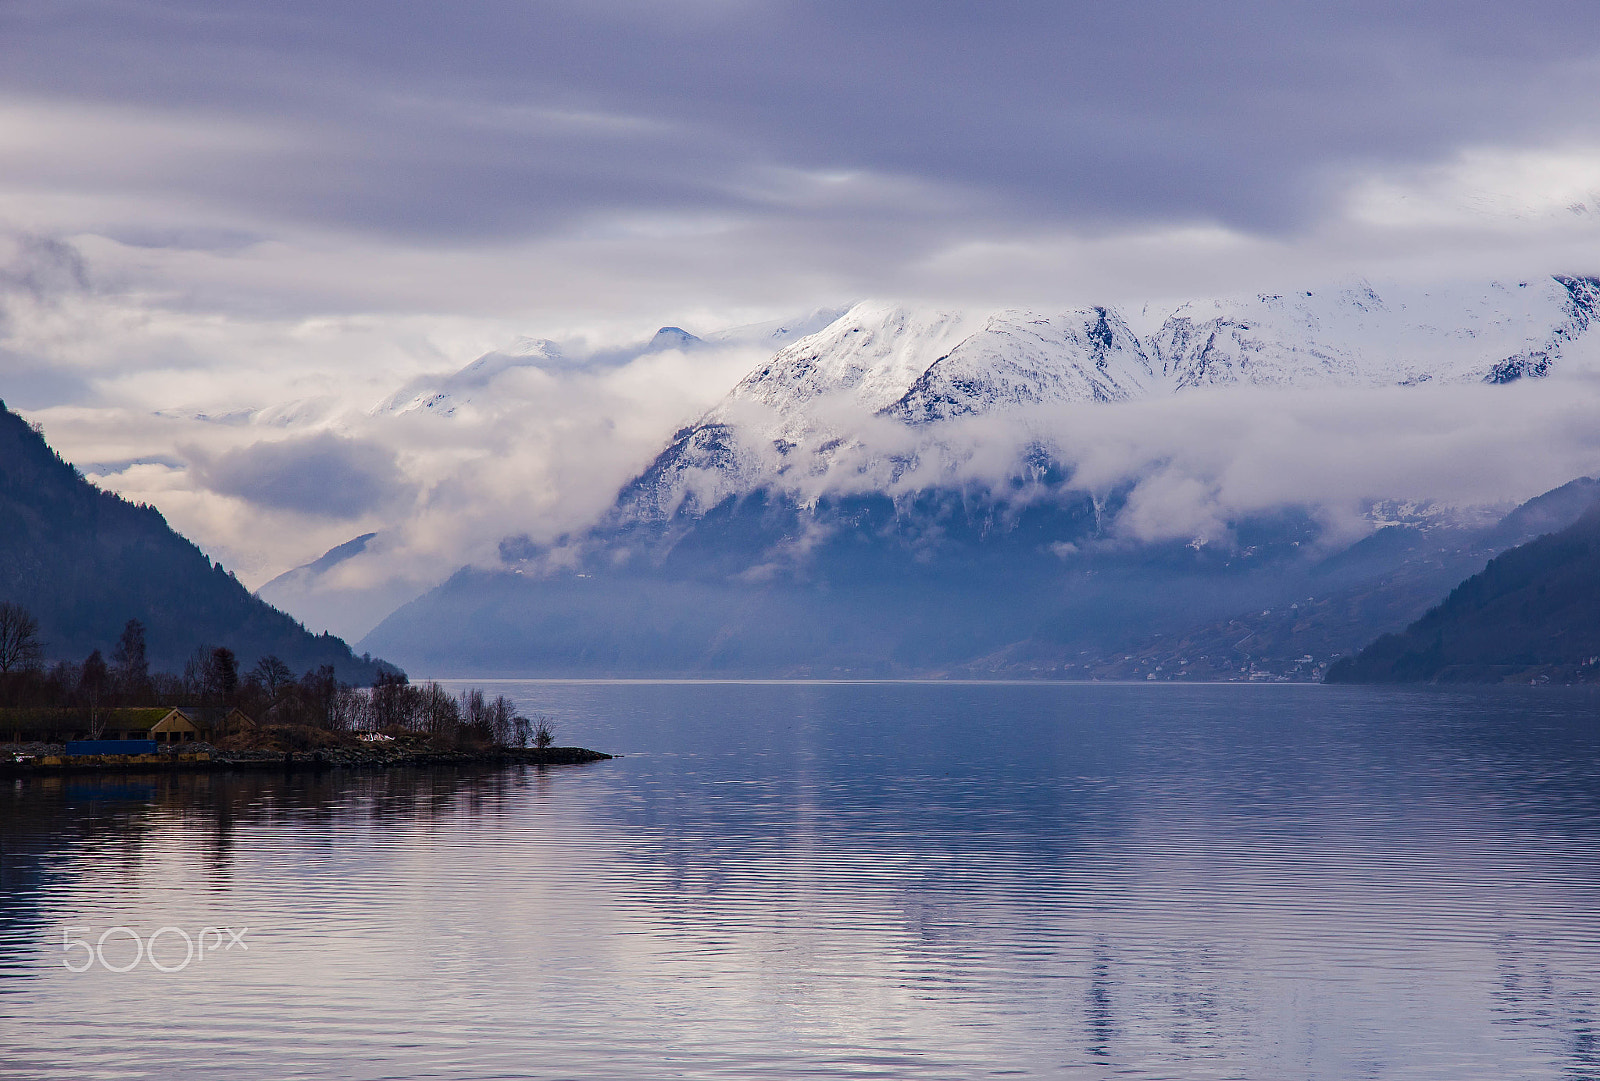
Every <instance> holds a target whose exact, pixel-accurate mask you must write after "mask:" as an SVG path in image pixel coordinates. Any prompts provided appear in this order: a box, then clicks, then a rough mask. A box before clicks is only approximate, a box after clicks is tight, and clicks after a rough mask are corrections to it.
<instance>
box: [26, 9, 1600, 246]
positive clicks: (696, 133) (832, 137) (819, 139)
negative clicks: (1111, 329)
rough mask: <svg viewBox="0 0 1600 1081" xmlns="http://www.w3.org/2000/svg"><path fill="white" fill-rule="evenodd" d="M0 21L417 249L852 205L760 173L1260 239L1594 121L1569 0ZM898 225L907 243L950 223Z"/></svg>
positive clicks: (307, 202) (206, 163)
mask: <svg viewBox="0 0 1600 1081" xmlns="http://www.w3.org/2000/svg"><path fill="white" fill-rule="evenodd" d="M0 41H4V44H3V45H0V88H3V89H4V90H5V91H6V92H9V93H11V94H15V95H17V96H19V97H22V96H27V97H33V98H37V97H40V96H44V97H47V98H55V99H60V100H71V101H74V102H79V103H82V102H85V101H89V102H101V103H119V104H138V105H146V106H150V107H154V108H161V109H171V110H175V111H177V112H179V113H181V114H183V115H192V116H209V117H216V116H224V117H230V118H234V119H237V120H239V121H240V122H244V123H259V124H262V125H265V126H269V127H272V128H275V129H278V128H287V129H288V130H290V131H292V132H293V136H292V138H291V139H290V140H289V141H288V142H287V143H286V144H284V145H281V146H278V147H276V148H262V149H258V150H256V151H253V152H240V153H239V154H238V155H237V156H230V155H228V154H226V153H224V152H222V151H218V153H217V154H216V155H215V156H212V157H209V158H208V155H206V154H205V153H201V152H196V153H195V154H194V155H191V156H189V157H187V158H179V159H177V160H174V161H172V162H171V167H172V172H171V175H169V176H167V177H165V178H164V179H162V180H160V181H159V182H160V183H166V184H170V185H172V186H173V187H174V188H175V189H177V190H189V191H193V192H195V193H197V194H201V195H203V196H204V197H205V198H207V199H209V200H215V201H219V202H224V203H232V204H236V205H239V206H241V207H243V208H248V209H250V210H252V211H255V212H264V213H268V214H271V215H276V216H284V217H288V218H292V219H294V220H297V221H308V222H316V223H321V224H326V225H338V226H341V227H353V228H358V229H366V230H374V231H378V232H383V233H389V234H394V235H402V236H408V237H420V238H424V239H426V238H433V239H436V240H445V239H450V240H461V239H476V240H483V239H490V238H497V237H504V236H508V235H529V234H539V233H547V232H550V231H554V230H560V229H565V228H571V227H572V226H573V225H574V223H576V222H581V221H583V220H585V219H586V218H588V217H590V216H594V215H606V214H616V213H626V212H630V211H637V212H643V211H666V212H672V213H679V214H684V213H688V214H693V213H723V214H734V215H741V214H744V215H753V216H776V217H783V216H786V215H789V216H797V217H802V218H804V217H817V216H821V217H823V218H828V217H829V216H830V214H832V216H834V217H840V216H842V217H844V218H852V217H859V216H862V215H861V214H860V212H852V211H850V210H849V209H841V210H836V211H830V210H829V209H828V208H826V207H822V208H818V207H816V206H810V205H807V204H806V201H805V200H804V199H798V200H797V199H790V198H786V197H784V196H781V195H773V194H771V193H768V194H765V195H763V194H758V193H753V192H752V190H751V189H750V187H749V186H748V185H747V184H741V183H740V182H739V178H740V177H741V176H742V175H744V174H747V173H751V172H759V171H760V170H761V169H763V168H767V167H771V166H785V167H791V168H795V169H801V170H817V171H823V172H827V171H850V170H864V171H868V172H873V173H879V174H884V175H887V176H892V177H904V178H913V179H916V180H919V181H923V182H926V183H928V184H932V185H936V186H941V187H944V188H948V189H949V190H950V191H952V192H956V193H958V194H959V195H960V197H961V199H962V200H963V205H962V206H961V208H960V209H959V210H958V211H957V213H956V217H957V218H958V219H965V220H967V221H968V222H969V223H976V222H988V223H990V224H993V223H997V222H999V223H1004V222H1011V223H1021V222H1028V223H1032V224H1037V223H1039V222H1041V221H1049V220H1054V221H1057V222H1070V223H1073V224H1077V225H1093V224H1094V223H1096V222H1104V223H1115V222H1126V221H1129V220H1134V221H1187V220H1215V221H1221V222H1225V223H1229V224H1233V225H1237V226H1242V227H1245V228H1248V229H1253V230H1266V231H1283V230H1290V229H1293V228H1295V227H1296V226H1298V225H1301V224H1304V223H1305V222H1306V221H1307V220H1309V219H1310V218H1312V217H1314V216H1315V215H1316V214H1317V213H1318V211H1319V199H1321V198H1322V197H1323V196H1324V195H1325V189H1326V187H1327V184H1328V182H1329V180H1328V178H1329V177H1330V175H1335V174H1337V173H1338V172H1339V171H1340V170H1342V169H1346V168H1351V167H1355V166H1368V165H1371V164H1373V163H1389V164H1407V163H1426V162H1430V161H1435V160H1439V159H1440V158H1442V157H1447V156H1448V155H1449V154H1451V153H1452V152H1454V151H1455V150H1457V149H1459V148H1461V147H1464V146H1471V145H1477V144H1482V143H1512V144H1519V145H1523V144H1527V143H1529V142H1537V141H1544V142H1549V141H1552V140H1560V139H1563V138H1592V137H1594V136H1595V135H1596V134H1597V133H1600V120H1597V119H1596V118H1594V117H1593V116H1592V115H1591V112H1592V111H1588V110H1583V109H1575V108H1573V107H1572V103H1573V102H1577V101H1588V100H1594V99H1595V97H1596V96H1597V93H1600V70H1597V64H1596V56H1597V48H1600V14H1597V13H1596V11H1595V9H1594V8H1593V6H1592V5H1589V4H1585V3H1580V2H1562V0H1557V2H1545V3H1536V4H1528V5H1517V6H1516V7H1515V8H1514V9H1513V8H1511V7H1508V6H1507V5H1503V4H1492V3H1431V4H1429V3H1423V4H1411V5H1383V4H1377V3H1343V4H1335V5H1285V4H1277V3H1231V4H1206V5H1196V4H1192V3H1179V2H1166V3H1147V4H1139V5H1107V4H1088V3H1085V4H1066V3H1026V2H1025V3H1009V4H1003V5H928V4H925V3H883V4H845V3H842V2H810V3H783V2H776V0H773V2H748V3H737V4H735V3H727V4H689V3H678V4H659V5H634V4H619V3H546V4H540V5H528V4H525V3H512V2H509V0H502V2H484V3H476V4H471V5H438V4H431V3H420V2H416V3H405V2H395V0H384V2H382V3H379V2H377V0H368V2H358V3H350V4H341V5H324V4H310V3H279V4H272V5H262V4H258V3H253V2H246V0H233V2H206V3H199V2H194V0H190V2H184V0H177V2H173V3H163V4H148V3H147V4H127V3H111V2H109V0H101V2H98V3H96V2H86V3H80V4H74V5H15V6H11V7H8V8H7V9H6V11H5V13H4V14H3V15H0ZM115 172H116V170H115V169H114V168H112V169H108V170H106V173H107V174H108V175H110V176H112V177H114V176H115ZM82 182H84V183H88V182H90V181H88V180H87V179H86V180H83V181H82ZM150 182H151V183H156V182H157V181H150ZM876 212H877V213H882V212H883V211H882V210H881V209H880V210H879V211H876ZM891 216H892V215H891ZM910 216H911V217H913V218H916V217H917V215H916V214H914V213H913V214H911V215H910ZM921 218H922V219H923V220H922V224H921V228H922V229H923V230H925V231H926V235H927V237H928V238H932V237H934V236H937V235H942V234H943V233H944V232H945V231H947V230H949V229H951V228H952V227H955V226H958V225H959V224H960V222H959V221H952V220H950V214H949V212H948V211H947V212H946V213H943V214H939V213H934V212H932V211H928V212H925V213H923V214H922V215H921ZM923 235H924V234H922V233H918V232H917V231H916V230H909V231H908V232H907V234H906V235H903V236H901V237H900V238H899V240H900V242H901V243H902V244H905V245H908V246H910V247H915V246H916V244H917V242H918V240H919V238H922V237H923ZM879 239H881V238H879Z"/></svg>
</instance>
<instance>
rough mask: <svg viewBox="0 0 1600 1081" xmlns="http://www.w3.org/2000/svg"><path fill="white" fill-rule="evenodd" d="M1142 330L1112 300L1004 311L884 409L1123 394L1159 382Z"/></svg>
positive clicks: (937, 414)
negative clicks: (1058, 309) (1064, 308)
mask: <svg viewBox="0 0 1600 1081" xmlns="http://www.w3.org/2000/svg"><path fill="white" fill-rule="evenodd" d="M1156 382H1157V380H1156V377H1155V373H1154V372H1153V371H1152V369H1151V365H1150V359H1149V357H1148V356H1147V355H1146V353H1145V349H1144V346H1143V345H1142V344H1141V343H1140V341H1139V338H1138V336H1137V335H1135V334H1134V332H1133V331H1132V330H1131V329H1130V328H1129V327H1128V324H1127V323H1126V322H1125V321H1124V320H1123V318H1122V316H1121V315H1120V314H1119V313H1118V312H1117V311H1116V310H1114V309H1111V308H1089V309H1085V310H1082V311H1075V312H1067V313H1065V314H1062V315H1048V316H1039V315H1034V314H1033V313H1032V312H1027V311H1005V312H999V313H997V314H995V315H992V316H990V317H989V319H988V320H987V322H985V324H984V326H983V329H982V330H980V331H978V332H977V333H976V334H973V335H972V336H970V337H968V338H967V339H965V340H964V341H962V342H961V343H960V344H959V345H957V346H956V347H955V348H954V349H952V350H951V351H950V352H949V354H947V355H946V356H943V357H940V358H939V359H938V360H935V361H934V362H933V364H932V365H930V366H929V367H928V369H927V370H926V371H924V372H923V373H922V375H920V376H918V377H917V379H916V381H915V382H913V383H912V385H911V387H910V388H909V389H908V390H907V391H906V393H905V394H904V395H902V396H901V397H900V399H899V400H897V401H896V402H895V403H894V404H893V405H891V406H889V407H888V408H887V409H886V410H885V411H884V412H885V414H886V415H888V416H892V417H895V418H896V419H898V420H902V421H906V422H908V423H913V424H915V423H926V422H929V421H936V420H948V419H949V418H951V417H958V416H970V415H973V414H978V413H986V412H990V411H993V410H995V409H1001V408H1005V407H1008V406H1022V405H1041V404H1046V403H1058V402H1117V401H1126V400H1128V399H1130V398H1141V397H1145V396H1146V395H1148V394H1149V393H1150V392H1151V391H1152V389H1154V387H1155V385H1156Z"/></svg>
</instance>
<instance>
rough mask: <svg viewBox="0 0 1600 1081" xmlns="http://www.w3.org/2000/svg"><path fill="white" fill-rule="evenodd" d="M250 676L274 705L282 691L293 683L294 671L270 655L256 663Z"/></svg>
mask: <svg viewBox="0 0 1600 1081" xmlns="http://www.w3.org/2000/svg"><path fill="white" fill-rule="evenodd" d="M250 674H251V675H253V676H255V677H256V679H257V680H259V681H260V683H261V686H263V687H265V688H266V691H267V697H268V698H270V699H272V701H273V702H274V703H276V702H277V701H278V696H279V695H280V694H282V693H283V691H284V689H285V688H286V687H288V686H289V685H290V684H291V683H293V682H294V670H293V669H291V668H290V667H289V666H288V665H287V664H284V663H283V661H281V660H279V659H278V658H277V657H275V656H273V655H272V654H270V653H269V654H267V655H266V656H265V657H262V658H261V659H260V660H259V661H257V662H256V666H255V668H253V669H251V673H250Z"/></svg>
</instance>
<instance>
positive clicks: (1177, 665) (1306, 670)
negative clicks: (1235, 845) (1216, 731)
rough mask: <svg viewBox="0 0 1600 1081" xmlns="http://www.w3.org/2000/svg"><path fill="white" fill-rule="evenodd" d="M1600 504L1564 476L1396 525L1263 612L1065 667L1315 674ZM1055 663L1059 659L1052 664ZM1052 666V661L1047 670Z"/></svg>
mask: <svg viewBox="0 0 1600 1081" xmlns="http://www.w3.org/2000/svg"><path fill="white" fill-rule="evenodd" d="M1597 500H1600V481H1595V480H1593V479H1590V478H1588V477H1583V478H1580V479H1578V480H1574V481H1571V482H1570V483H1567V484H1564V485H1562V486H1561V487H1559V488H1555V489H1553V490H1551V491H1549V492H1546V493H1544V494H1543V495H1540V496H1535V497H1534V498H1533V499H1530V500H1529V501H1528V502H1526V503H1524V504H1522V506H1520V507H1518V508H1516V509H1515V510H1513V511H1511V513H1509V514H1507V515H1505V516H1504V517H1503V518H1502V519H1500V520H1499V521H1498V522H1495V523H1492V524H1490V525H1486V526H1485V525H1463V524H1460V523H1455V522H1448V521H1447V522H1444V523H1439V524H1432V525H1427V526H1412V525H1392V526H1388V527H1385V528H1383V529H1380V530H1378V531H1377V532H1376V533H1374V534H1373V535H1371V536H1370V537H1367V538H1365V539H1364V540H1362V541H1360V542H1358V543H1356V544H1354V545H1352V546H1351V547H1350V548H1348V549H1346V550H1344V551H1342V552H1339V553H1337V554H1336V555H1333V556H1331V557H1329V558H1327V559H1324V560H1321V561H1320V562H1317V563H1314V564H1311V565H1310V566H1308V567H1307V568H1306V571H1305V574H1304V575H1303V576H1301V577H1299V578H1297V579H1290V580H1288V581H1286V583H1285V588H1284V590H1283V593H1282V595H1281V596H1279V597H1278V598H1276V599H1275V600H1274V601H1273V602H1272V603H1271V605H1270V606H1269V607H1268V608H1266V609H1254V610H1249V611H1242V612H1240V611H1236V612H1234V613H1232V614H1231V615H1230V616H1229V617H1228V618H1226V619H1221V620H1216V621H1213V622H1209V623H1205V624H1201V625H1199V626H1195V627H1190V628H1186V629H1184V630H1182V631H1179V632H1177V633H1174V634H1163V635H1156V636H1146V637H1143V638H1141V639H1140V640H1139V641H1137V642H1132V643H1130V644H1128V645H1127V646H1126V647H1125V648H1124V649H1122V650H1118V651H1116V652H1115V653H1114V654H1113V655H1111V656H1109V657H1106V656H1098V657H1094V658H1092V659H1088V660H1085V659H1082V658H1076V657H1074V658H1068V659H1067V660H1068V662H1069V663H1070V662H1077V663H1071V667H1070V668H1068V669H1065V671H1064V674H1068V675H1077V676H1084V675H1087V676H1092V677H1094V678H1100V679H1149V678H1155V679H1250V678H1256V679H1275V678H1291V679H1298V680H1314V679H1319V678H1322V676H1323V674H1324V673H1325V672H1326V670H1327V669H1328V667H1329V665H1330V663H1332V662H1335V661H1336V660H1337V659H1339V658H1342V657H1349V656H1351V655H1353V654H1355V653H1357V652H1359V651H1360V650H1361V648H1362V647H1363V646H1365V645H1367V644H1369V643H1370V642H1371V641H1372V640H1373V639H1374V638H1375V637H1377V636H1378V635H1379V634H1382V633H1384V632H1386V631H1390V630H1396V629H1399V628H1402V627H1404V626H1406V625H1407V624H1409V623H1411V622H1412V621H1413V620H1415V619H1417V618H1418V617H1419V616H1421V615H1422V614H1423V613H1425V612H1427V611H1428V609H1430V608H1432V607H1433V606H1434V605H1436V604H1437V603H1438V602H1439V598H1440V597H1442V596H1444V595H1445V594H1446V593H1448V592H1449V590H1450V589H1451V587H1452V586H1454V585H1456V584H1457V583H1459V582H1460V581H1461V580H1462V579H1463V578H1464V577H1466V576H1467V575H1469V574H1471V573H1472V572H1473V571H1475V570H1478V569H1480V568H1481V567H1483V565H1484V563H1485V562H1486V561H1487V560H1489V559H1490V558H1492V557H1493V556H1495V555H1497V554H1498V553H1500V552H1502V551H1504V550H1505V549H1507V548H1509V547H1512V546H1513V545H1516V544H1521V543H1524V542H1526V541H1529V540H1532V539H1534V538H1535V537H1538V536H1540V535H1542V534H1545V533H1549V532H1552V531H1553V530H1557V529H1562V528H1565V527H1566V526H1568V525H1571V524H1572V523H1573V522H1575V521H1576V520H1577V519H1578V518H1580V517H1581V516H1582V515H1583V513H1584V512H1585V511H1586V510H1588V508H1590V507H1591V506H1593V505H1594V504H1595V502H1596V501H1597ZM1047 659H1049V658H1046V657H1042V656H1040V655H1039V654H1038V653H1037V652H1035V653H1034V654H1032V655H1027V654H1023V655H1021V656H1010V655H1002V656H997V657H992V658H986V659H985V660H984V661H983V662H981V663H979V664H977V665H974V666H973V673H974V674H979V673H982V674H989V675H994V674H1004V673H1007V672H1011V673H1018V672H1021V671H1023V670H1025V669H1026V668H1027V667H1029V666H1030V665H1031V666H1033V667H1035V668H1037V667H1038V666H1040V664H1041V662H1043V661H1045V660H1047ZM1055 663H1057V664H1060V663H1061V662H1060V659H1056V660H1055ZM1046 667H1048V665H1047V666H1046Z"/></svg>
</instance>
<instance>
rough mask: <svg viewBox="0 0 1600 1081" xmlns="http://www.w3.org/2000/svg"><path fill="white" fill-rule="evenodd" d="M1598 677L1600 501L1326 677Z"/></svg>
mask: <svg viewBox="0 0 1600 1081" xmlns="http://www.w3.org/2000/svg"><path fill="white" fill-rule="evenodd" d="M1543 679H1549V680H1556V681H1567V682H1575V681H1584V682H1588V681H1591V680H1600V506H1597V507H1594V508H1591V509H1590V510H1589V511H1588V512H1587V513H1585V514H1584V515H1583V516H1582V517H1581V518H1579V519H1578V520H1577V521H1576V522H1574V523H1573V524H1571V525H1569V526H1567V527H1566V528H1565V529H1562V530H1559V531H1558V532H1555V533H1551V534H1549V535H1547V536H1543V537H1540V538H1538V539H1537V540H1533V541H1530V542H1529V543H1527V544H1524V545H1521V546H1520V547H1517V548H1513V549H1511V550H1510V551H1507V552H1504V553H1502V554H1501V555H1499V556H1497V557H1496V558H1494V559H1492V560H1490V561H1489V565H1488V566H1486V567H1485V568H1484V569H1483V571H1482V572H1481V573H1479V574H1475V575H1473V576H1472V577H1471V578H1468V579H1467V580H1466V581H1465V582H1462V583H1461V584H1460V585H1459V586H1457V587H1456V588H1455V590H1454V591H1453V592H1451V594H1450V596H1449V597H1447V598H1446V599H1445V601H1444V603H1443V604H1440V605H1439V606H1438V607H1437V608H1434V609H1433V610H1431V611H1430V612H1428V613H1427V614H1426V615H1424V616H1423V617H1422V618H1421V619H1419V620H1417V621H1416V622H1415V623H1413V624H1411V626H1409V627H1407V628H1406V629H1405V630H1404V631H1402V632H1401V633H1399V634H1386V635H1384V636H1383V637H1382V638H1379V639H1378V640H1377V641H1376V642H1373V643H1372V644H1371V645H1370V646H1368V647H1367V648H1366V649H1364V650H1362V651H1361V653H1360V654H1358V655H1357V656H1355V657H1351V658H1348V659H1347V660H1344V661H1341V662H1340V663H1338V664H1336V665H1334V666H1333V668H1332V669H1331V670H1330V671H1329V672H1328V682H1330V683H1399V682H1417V681H1436V682H1500V681H1505V680H1517V681H1525V680H1543Z"/></svg>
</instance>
